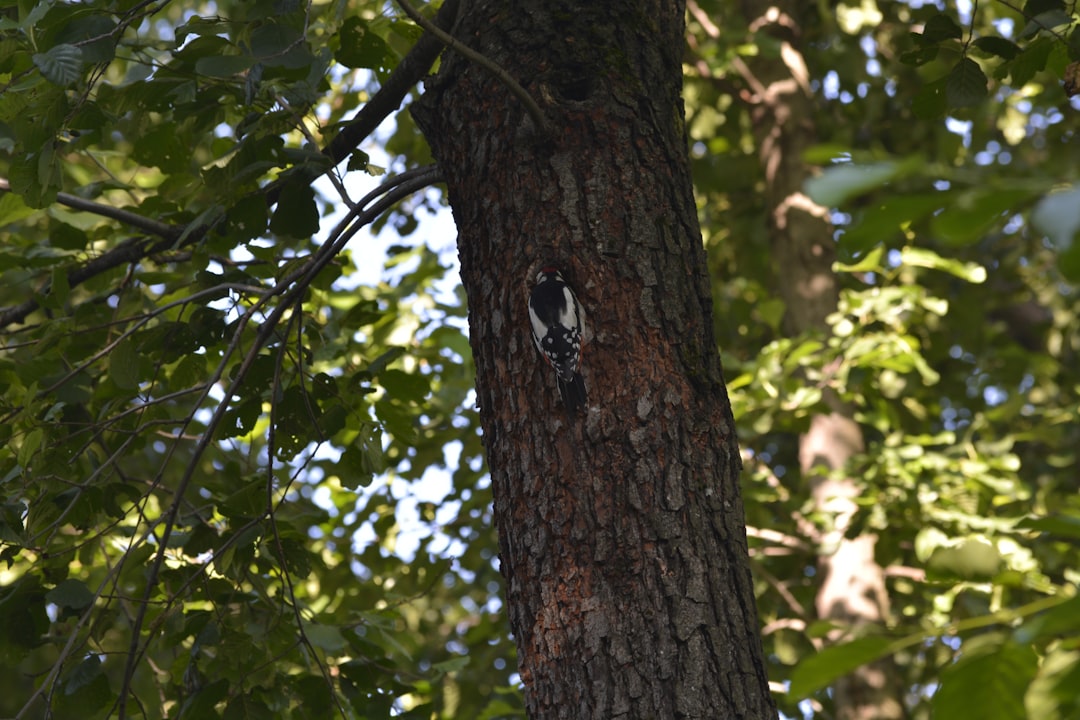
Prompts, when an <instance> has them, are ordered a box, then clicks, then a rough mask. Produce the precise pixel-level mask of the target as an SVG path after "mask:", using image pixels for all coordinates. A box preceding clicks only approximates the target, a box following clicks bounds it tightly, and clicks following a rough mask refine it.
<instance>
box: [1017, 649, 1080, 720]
mask: <svg viewBox="0 0 1080 720" xmlns="http://www.w3.org/2000/svg"><path fill="white" fill-rule="evenodd" d="M1077 687H1080V652H1077V651H1076V650H1065V649H1062V648H1061V647H1060V646H1058V647H1055V648H1053V649H1052V650H1051V651H1050V652H1048V653H1047V654H1046V656H1045V658H1044V659H1043V662H1042V664H1041V666H1040V667H1039V671H1038V673H1037V674H1036V676H1035V678H1034V680H1032V681H1031V685H1030V686H1029V687H1028V691H1027V693H1026V694H1025V696H1024V709H1025V710H1026V711H1027V716H1028V718H1039V720H1076V718H1077V717H1080V696H1078V695H1077V692H1076V688H1077Z"/></svg>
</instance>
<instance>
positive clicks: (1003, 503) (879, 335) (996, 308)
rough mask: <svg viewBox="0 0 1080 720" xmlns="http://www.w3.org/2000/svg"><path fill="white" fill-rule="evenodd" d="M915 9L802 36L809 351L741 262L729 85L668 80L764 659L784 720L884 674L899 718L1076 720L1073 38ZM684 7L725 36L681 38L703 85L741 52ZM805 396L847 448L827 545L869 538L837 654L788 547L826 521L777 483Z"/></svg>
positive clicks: (738, 119) (745, 186)
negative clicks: (707, 296) (877, 583)
mask: <svg viewBox="0 0 1080 720" xmlns="http://www.w3.org/2000/svg"><path fill="white" fill-rule="evenodd" d="M915 5H916V4H911V5H908V4H906V3H886V2H877V3H869V4H868V3H863V4H862V6H861V7H860V9H855V8H854V7H853V6H851V5H848V6H847V7H846V10H845V9H844V6H841V8H840V11H839V12H838V13H837V15H836V16H835V17H828V16H824V15H821V14H819V12H818V11H817V10H810V9H807V10H806V13H805V15H804V16H802V17H800V18H798V24H799V25H800V27H802V28H803V30H804V33H805V35H804V37H803V38H802V44H801V47H802V49H803V50H804V52H806V53H807V55H806V59H807V62H808V63H809V65H810V67H809V72H810V76H811V78H814V80H813V89H814V90H815V91H816V96H817V98H818V100H819V102H820V112H819V114H818V115H817V116H816V117H815V118H814V125H815V127H816V128H817V129H818V133H819V135H820V136H821V137H822V138H827V140H828V144H827V145H821V146H819V147H818V148H816V149H815V150H814V151H813V152H812V153H811V155H812V157H808V158H807V159H808V161H809V162H812V163H815V164H818V165H820V166H821V171H820V173H819V174H818V175H817V176H816V177H815V178H813V179H812V180H811V181H810V182H809V183H808V184H807V187H806V190H807V192H808V193H809V195H810V196H811V197H812V198H813V199H814V200H816V201H817V202H819V203H822V204H824V205H826V206H829V207H831V208H833V214H832V219H833V222H834V224H835V225H836V227H837V234H836V242H837V251H838V255H839V257H840V259H841V262H840V263H839V264H838V265H837V267H836V268H835V270H836V272H838V273H839V276H840V278H841V281H842V291H841V296H840V304H839V307H838V309H837V312H836V313H835V314H834V315H833V316H832V317H831V318H830V320H829V328H828V332H825V333H821V332H813V333H808V334H806V335H803V336H797V337H789V336H787V334H786V333H785V331H784V330H783V328H782V325H781V318H782V317H783V314H784V308H783V305H782V303H779V301H777V300H775V299H773V298H774V297H776V295H777V293H776V292H775V290H773V289H772V288H773V287H775V283H776V282H783V281H784V276H785V273H784V270H783V268H780V269H779V270H778V274H777V275H775V276H774V275H772V274H771V273H770V272H769V270H770V268H768V266H767V265H765V266H763V265H762V263H761V262H760V260H758V259H757V257H756V256H760V255H761V254H762V253H763V252H765V249H766V248H767V247H768V246H767V244H766V239H765V237H764V236H763V235H762V233H761V231H760V230H758V229H757V228H762V227H765V226H766V225H767V223H766V220H765V213H767V212H770V211H771V209H770V208H765V207H761V205H760V203H759V202H756V201H755V188H756V187H760V183H761V178H760V176H759V175H758V174H757V171H756V166H755V163H754V162H753V161H754V158H753V157H752V156H751V155H750V154H751V153H753V152H755V148H753V147H752V146H748V145H747V143H746V141H745V128H746V127H747V126H748V125H747V123H748V122H749V120H748V117H747V115H746V112H747V109H746V108H745V107H743V106H741V105H739V104H737V103H726V102H725V100H724V99H723V98H722V97H721V96H720V95H718V90H719V89H721V88H722V87H723V84H722V83H723V82H724V81H728V78H729V77H734V78H736V81H737V79H738V76H739V66H738V65H737V64H736V63H731V62H728V61H727V60H726V59H721V60H710V67H711V70H712V73H714V75H713V76H711V77H708V76H705V77H700V76H696V75H694V74H692V75H691V76H689V77H688V89H687V93H688V97H689V98H691V103H690V112H689V132H690V135H691V142H692V143H696V145H695V146H694V147H695V148H696V149H697V159H696V165H695V175H696V177H698V178H699V179H702V180H699V183H698V189H699V194H700V197H701V207H702V219H703V224H704V226H705V227H706V234H707V238H706V241H707V245H708V247H709V249H710V258H711V262H712V264H713V267H714V268H715V272H714V275H715V276H716V277H717V278H718V279H719V283H718V288H719V296H718V298H717V318H718V323H717V333H718V336H719V337H720V338H721V347H722V348H723V350H724V351H725V368H726V370H727V373H728V376H729V379H730V380H729V389H730V390H731V391H732V396H733V397H732V399H733V403H734V404H735V416H736V418H738V419H739V421H740V440H741V442H742V444H743V448H744V452H746V453H747V454H748V456H749V457H748V463H747V478H746V482H747V486H746V487H747V494H748V501H747V503H748V524H749V526H750V535H751V548H752V554H753V555H754V557H755V562H756V563H757V564H758V567H759V568H760V570H761V573H760V578H761V579H762V580H761V581H760V596H759V609H760V612H761V614H762V616H763V622H764V624H765V628H766V630H765V632H766V652H767V655H771V656H772V657H773V658H774V660H775V664H774V666H773V669H772V671H771V672H772V676H773V679H774V680H784V679H790V685H789V693H788V694H786V695H785V696H783V698H781V705H782V711H783V712H784V713H785V714H786V715H788V716H799V715H801V714H802V710H801V709H800V708H806V707H807V706H806V705H798V703H799V701H802V700H804V699H809V701H810V704H811V705H812V706H813V708H814V709H815V712H816V711H820V710H824V712H825V715H826V716H830V715H832V714H833V712H834V711H835V708H833V707H832V703H833V700H834V698H833V696H831V694H830V693H828V692H826V691H825V689H826V688H828V686H830V685H831V684H832V683H833V682H834V681H836V680H837V679H838V678H839V677H840V676H842V675H844V674H846V673H847V672H849V671H851V670H852V669H854V668H855V667H858V666H860V665H862V664H865V663H868V662H871V661H874V660H877V659H880V658H883V657H892V658H894V659H895V660H896V661H897V662H896V667H898V668H899V669H900V672H902V673H903V676H904V677H903V683H902V684H903V687H905V688H907V689H908V695H907V697H906V698H905V702H906V704H907V712H908V713H909V716H911V717H928V716H931V715H933V716H935V717H954V716H960V715H967V714H972V713H975V714H978V715H980V716H981V717H988V718H1015V717H1032V718H1035V717H1060V718H1066V717H1077V715H1076V704H1075V693H1072V694H1069V693H1064V694H1060V693H1059V690H1051V689H1050V688H1051V687H1053V688H1060V687H1061V685H1060V682H1061V681H1062V679H1063V678H1064V677H1065V676H1066V675H1069V674H1070V673H1075V672H1076V671H1077V668H1078V666H1077V665H1076V664H1075V661H1076V658H1075V657H1074V656H1073V655H1072V654H1070V653H1071V651H1072V648H1073V647H1075V645H1076V642H1077V640H1078V639H1080V615H1078V614H1076V613H1075V597H1076V585H1077V581H1078V580H1080V578H1078V577H1077V575H1076V572H1075V568H1076V566H1077V561H1078V560H1080V557H1078V554H1077V551H1078V547H1080V546H1078V544H1077V540H1078V536H1077V533H1076V532H1075V529H1074V526H1075V525H1076V523H1077V519H1078V517H1080V506H1078V505H1077V500H1076V498H1077V489H1078V486H1077V474H1076V467H1077V464H1076V463H1077V458H1076V452H1075V448H1076V447H1077V441H1078V439H1080V438H1078V437H1077V434H1076V423H1075V421H1074V420H1075V417H1076V413H1077V410H1078V409H1080V407H1078V395H1077V392H1076V388H1077V387H1080V384H1078V383H1080V378H1078V376H1077V374H1076V369H1077V367H1078V365H1077V363H1076V357H1077V351H1078V349H1080V337H1078V336H1077V334H1076V327H1077V323H1076V314H1077V311H1078V309H1080V306H1078V304H1077V302H1078V296H1077V293H1076V289H1075V282H1076V280H1077V275H1076V266H1075V263H1074V261H1073V260H1072V255H1073V254H1074V253H1075V249H1074V248H1075V247H1076V242H1075V241H1076V231H1077V228H1078V225H1077V223H1076V221H1075V217H1074V215H1075V203H1071V202H1070V198H1072V196H1073V194H1074V189H1075V186H1076V182H1077V175H1076V168H1077V167H1078V166H1077V163H1076V160H1077V158H1076V157H1075V154H1076V150H1075V143H1074V142H1072V138H1073V135H1074V134H1075V132H1076V130H1077V115H1076V110H1077V108H1078V107H1080V106H1078V105H1077V104H1076V101H1075V99H1073V100H1069V99H1068V98H1067V97H1066V95H1065V93H1064V92H1063V90H1062V87H1061V83H1060V78H1061V77H1063V75H1064V73H1065V66H1066V64H1067V63H1069V62H1075V61H1076V60H1078V59H1080V55H1078V54H1077V51H1076V48H1075V44H1074V43H1072V42H1071V40H1070V39H1071V38H1072V37H1076V36H1077V35H1076V33H1077V24H1078V19H1080V18H1078V17H1077V16H1075V15H1073V14H1071V13H1073V12H1074V11H1075V9H1074V8H1071V9H1068V11H1067V9H1066V7H1065V5H1064V4H1062V3H1056V2H1047V3H1028V4H1027V5H1026V6H1025V7H1024V8H1015V7H1013V6H1011V5H1010V4H1008V3H980V4H978V5H977V6H976V7H977V11H976V12H975V13H974V14H972V13H971V12H970V10H969V11H965V12H964V13H958V12H957V11H956V9H955V8H949V9H948V10H944V11H943V10H942V9H940V7H935V6H934V5H933V4H922V5H921V7H916V6H915ZM701 7H702V8H707V9H708V10H709V11H710V12H709V13H708V14H709V17H711V18H716V17H717V16H719V17H721V18H722V21H721V20H720V19H716V20H715V29H714V30H710V29H709V26H708V24H707V23H704V22H697V23H693V22H692V24H691V32H692V36H691V38H692V40H691V45H692V46H696V48H697V50H696V51H697V53H699V55H700V56H701V57H703V58H712V57H716V58H734V57H737V55H736V52H737V51H735V50H732V49H733V48H749V47H753V46H754V44H755V41H756V42H757V47H759V48H761V47H763V44H762V42H761V40H760V38H755V37H754V36H752V35H750V34H749V31H748V30H747V29H746V28H745V27H744V26H743V27H740V19H741V18H739V17H738V16H734V15H731V14H730V13H726V14H725V9H724V7H723V6H722V5H719V4H714V5H707V4H705V3H701ZM691 17H692V18H693V17H695V16H694V14H693V12H692V13H691ZM720 28H723V30H720ZM841 48H842V49H841ZM699 67H700V66H699ZM717 77H720V78H723V80H722V81H721V82H717V80H716V78H717ZM715 107H719V108H722V109H723V110H722V114H720V115H717V114H716V111H715V110H713V108H715ZM733 156H734V157H733ZM829 393H833V394H835V396H836V397H837V398H838V399H839V400H840V401H841V402H842V403H843V405H844V406H845V407H847V408H850V409H851V410H852V412H853V414H854V417H855V418H856V419H857V420H858V422H859V424H860V425H861V427H862V430H863V436H864V439H865V442H866V448H865V451H864V452H862V453H860V454H857V455H856V456H855V457H854V458H853V459H852V461H851V463H850V467H848V468H846V469H844V470H843V472H844V475H845V476H846V477H853V478H855V480H856V483H857V484H858V487H859V490H860V495H859V497H858V498H857V503H858V506H859V508H860V511H859V513H858V514H857V516H856V517H855V518H854V520H853V522H852V526H851V527H850V528H849V530H848V534H849V536H852V537H853V536H856V535H860V534H863V533H870V534H873V535H875V536H876V537H877V543H876V554H877V558H876V559H877V562H878V564H879V565H881V566H882V567H883V568H884V571H885V574H886V577H887V581H888V582H887V587H888V593H889V598H888V599H889V601H890V605H891V608H892V617H891V618H889V621H888V622H887V623H886V624H885V625H884V626H881V627H866V628H856V627H852V628H842V630H843V631H844V634H843V637H844V638H845V639H842V640H841V641H840V642H839V644H834V645H828V644H827V643H826V642H825V641H824V639H823V638H825V637H826V635H828V634H829V632H830V630H835V628H833V627H832V626H831V625H829V624H827V623H823V622H819V621H817V620H816V619H815V613H814V595H815V592H816V589H817V585H816V582H815V574H816V568H815V563H814V557H815V556H816V555H817V554H819V553H823V554H828V553H830V552H831V550H830V548H828V547H818V546H816V545H814V542H813V540H812V538H814V537H822V536H823V534H822V532H821V531H822V530H827V529H828V528H829V527H830V524H831V522H832V518H831V517H829V516H827V515H825V514H814V513H813V512H812V511H813V507H814V506H813V504H812V503H811V502H810V500H809V499H808V490H809V478H806V477H802V475H801V473H800V471H799V467H800V466H799V458H798V456H797V450H798V443H797V439H798V435H799V433H801V432H803V431H805V429H806V427H807V426H808V419H809V417H811V416H812V415H814V414H816V413H828V412H831V411H832V410H831V408H832V407H833V406H831V405H830V404H829V397H828V394H829ZM1070 677H1075V676H1074V675H1070Z"/></svg>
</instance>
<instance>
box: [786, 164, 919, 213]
mask: <svg viewBox="0 0 1080 720" xmlns="http://www.w3.org/2000/svg"><path fill="white" fill-rule="evenodd" d="M904 170H905V165H904V163H898V162H880V163H871V164H865V165H856V164H853V163H848V164H844V165H835V166H833V167H830V168H826V169H825V171H824V172H822V173H821V175H819V176H817V177H812V178H810V179H809V180H807V181H806V193H807V194H808V195H809V196H810V198H811V199H812V200H813V201H814V202H816V203H818V204H819V205H825V206H828V207H839V206H840V205H843V204H844V203H845V202H847V201H848V200H851V199H852V198H854V197H858V196H859V195H862V194H863V193H865V192H869V191H870V190H875V189H877V188H879V187H881V186H882V185H884V184H886V183H887V182H889V181H890V180H892V179H894V178H896V177H897V176H899V175H900V174H901V173H903V172H904Z"/></svg>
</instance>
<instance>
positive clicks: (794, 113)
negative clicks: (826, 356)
mask: <svg viewBox="0 0 1080 720" xmlns="http://www.w3.org/2000/svg"><path fill="white" fill-rule="evenodd" d="M799 7H800V5H799V4H798V3H797V2H793V1H791V0H786V1H783V2H779V3H770V5H769V10H768V11H767V12H765V13H764V14H762V15H760V16H759V15H758V13H759V12H760V11H761V10H762V8H761V7H760V5H759V4H758V3H753V2H747V3H744V5H743V9H744V15H745V17H746V21H747V24H748V25H749V26H750V27H751V29H755V30H762V29H764V30H766V31H767V32H769V33H770V34H772V35H773V36H774V37H776V38H777V39H778V40H779V41H780V42H781V48H782V50H781V52H780V54H779V58H775V59H774V58H766V57H758V58H755V59H754V61H753V62H751V63H750V65H749V68H748V72H747V73H746V76H747V77H746V80H747V82H748V85H749V86H750V87H749V90H750V95H751V96H752V98H753V109H752V114H753V127H754V134H755V138H756V140H757V146H758V151H759V156H760V158H761V164H762V168H763V170H764V173H765V189H766V190H765V205H766V207H767V208H770V210H771V214H770V218H769V219H770V223H769V224H770V236H771V239H772V243H771V249H772V257H773V264H774V266H775V268H776V272H777V274H778V276H779V278H780V280H779V282H777V287H778V288H779V291H780V293H781V295H782V297H783V299H784V302H785V304H786V305H787V315H786V318H785V321H786V323H787V326H788V327H787V329H788V331H789V332H791V333H792V334H793V335H797V334H800V333H803V332H806V331H808V330H813V329H821V330H826V331H827V330H828V324H827V322H826V318H827V317H828V316H829V314H831V313H833V312H835V311H836V306H837V299H838V289H837V281H836V277H835V275H834V273H833V271H832V264H833V261H834V260H835V242H834V240H833V233H832V231H833V228H832V225H831V223H830V222H829V220H828V208H824V207H821V206H820V205H817V204H815V203H814V202H813V201H812V200H810V198H809V197H807V196H806V195H805V194H804V193H803V191H802V186H803V183H804V182H805V181H806V178H807V176H808V175H807V170H806V167H805V165H804V164H803V161H802V157H803V154H804V152H805V151H806V150H807V149H808V148H809V147H810V146H812V145H813V144H814V143H815V142H816V137H815V135H816V132H815V127H814V123H813V117H814V113H815V110H814V107H813V95H812V93H811V91H810V76H809V72H808V70H807V67H806V64H805V62H804V60H803V55H802V49H801V47H800V37H799V28H800V22H799V15H800V13H799V11H798V8H799ZM802 7H803V8H804V10H803V12H806V11H809V12H816V11H817V10H816V9H815V8H814V7H813V6H809V7H808V6H802ZM826 402H827V403H828V405H829V406H830V408H831V410H832V412H828V413H821V414H818V415H815V416H814V417H813V418H811V421H810V428H809V430H807V432H806V433H805V434H804V435H803V436H802V437H801V438H800V439H799V465H800V469H801V470H802V475H803V477H804V478H805V479H806V480H807V481H808V483H809V487H810V492H811V496H812V498H813V500H814V506H815V509H816V510H817V511H818V514H819V515H820V516H822V517H827V518H831V519H832V527H831V529H829V530H828V531H827V532H826V533H824V534H823V535H822V536H821V537H818V538H815V539H816V541H817V544H818V546H819V547H821V548H822V549H823V552H822V554H821V555H820V556H819V558H818V569H819V571H820V577H821V587H820V589H819V590H818V594H817V598H816V603H815V604H816V610H817V615H818V617H819V618H821V619H825V620H834V621H837V622H838V623H839V624H840V625H842V626H843V627H845V628H851V627H855V628H857V627H859V626H862V625H866V624H875V625H877V624H881V623H882V622H884V620H885V619H886V617H887V615H888V608H889V598H888V590H887V588H886V587H885V575H884V572H883V571H882V568H881V566H880V565H878V563H877V560H876V558H875V557H874V546H875V544H876V541H877V538H876V536H874V535H873V534H863V535H860V536H858V537H853V538H848V537H845V531H846V530H847V529H848V526H849V524H850V522H851V519H852V517H853V515H854V514H855V511H856V509H857V508H856V505H855V501H854V498H855V497H856V496H857V495H858V493H859V488H858V485H857V484H856V483H855V481H854V480H853V479H851V478H838V477H837V476H836V474H835V471H836V470H839V469H842V468H843V467H844V465H845V464H846V463H847V461H848V459H850V457H851V456H852V455H853V454H854V453H857V452H860V451H861V450H862V448H863V441H862V433H861V431H860V429H859V427H858V425H857V424H856V423H855V421H854V420H853V419H852V418H851V413H850V410H849V409H848V408H845V407H843V405H842V403H841V402H840V401H839V399H838V398H837V397H836V396H835V395H832V394H830V395H828V396H826ZM842 633H843V630H838V631H837V632H836V633H834V636H833V639H834V640H835V639H838V636H839V635H840V634H842ZM833 689H834V695H833V699H834V703H835V708H836V717H837V718H838V719H839V720H892V719H894V718H902V717H904V710H903V706H902V705H901V703H900V698H901V696H902V687H901V683H900V678H899V676H898V674H897V672H896V668H895V666H894V665H893V663H892V661H891V659H890V660H883V661H881V662H878V663H874V664H871V665H867V666H864V667H862V668H859V669H858V670H857V671H855V672H854V673H852V674H850V675H848V676H846V677H844V678H842V679H841V680H839V681H838V682H837V683H836V685H835V687H834V688H833Z"/></svg>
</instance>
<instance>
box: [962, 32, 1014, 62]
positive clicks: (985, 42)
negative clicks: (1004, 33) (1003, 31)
mask: <svg viewBox="0 0 1080 720" xmlns="http://www.w3.org/2000/svg"><path fill="white" fill-rule="evenodd" d="M972 44H973V45H974V46H975V47H977V48H979V49H980V50H982V51H983V52H985V53H989V54H990V55H996V56H998V57H1000V58H1004V59H1005V60H1012V59H1013V58H1014V57H1016V56H1017V55H1019V54H1020V46H1019V45H1017V44H1016V43H1014V42H1013V41H1011V40H1006V39H1005V38H1003V37H998V36H996V35H988V36H986V37H981V38H976V39H975V42H974V43H972Z"/></svg>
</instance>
